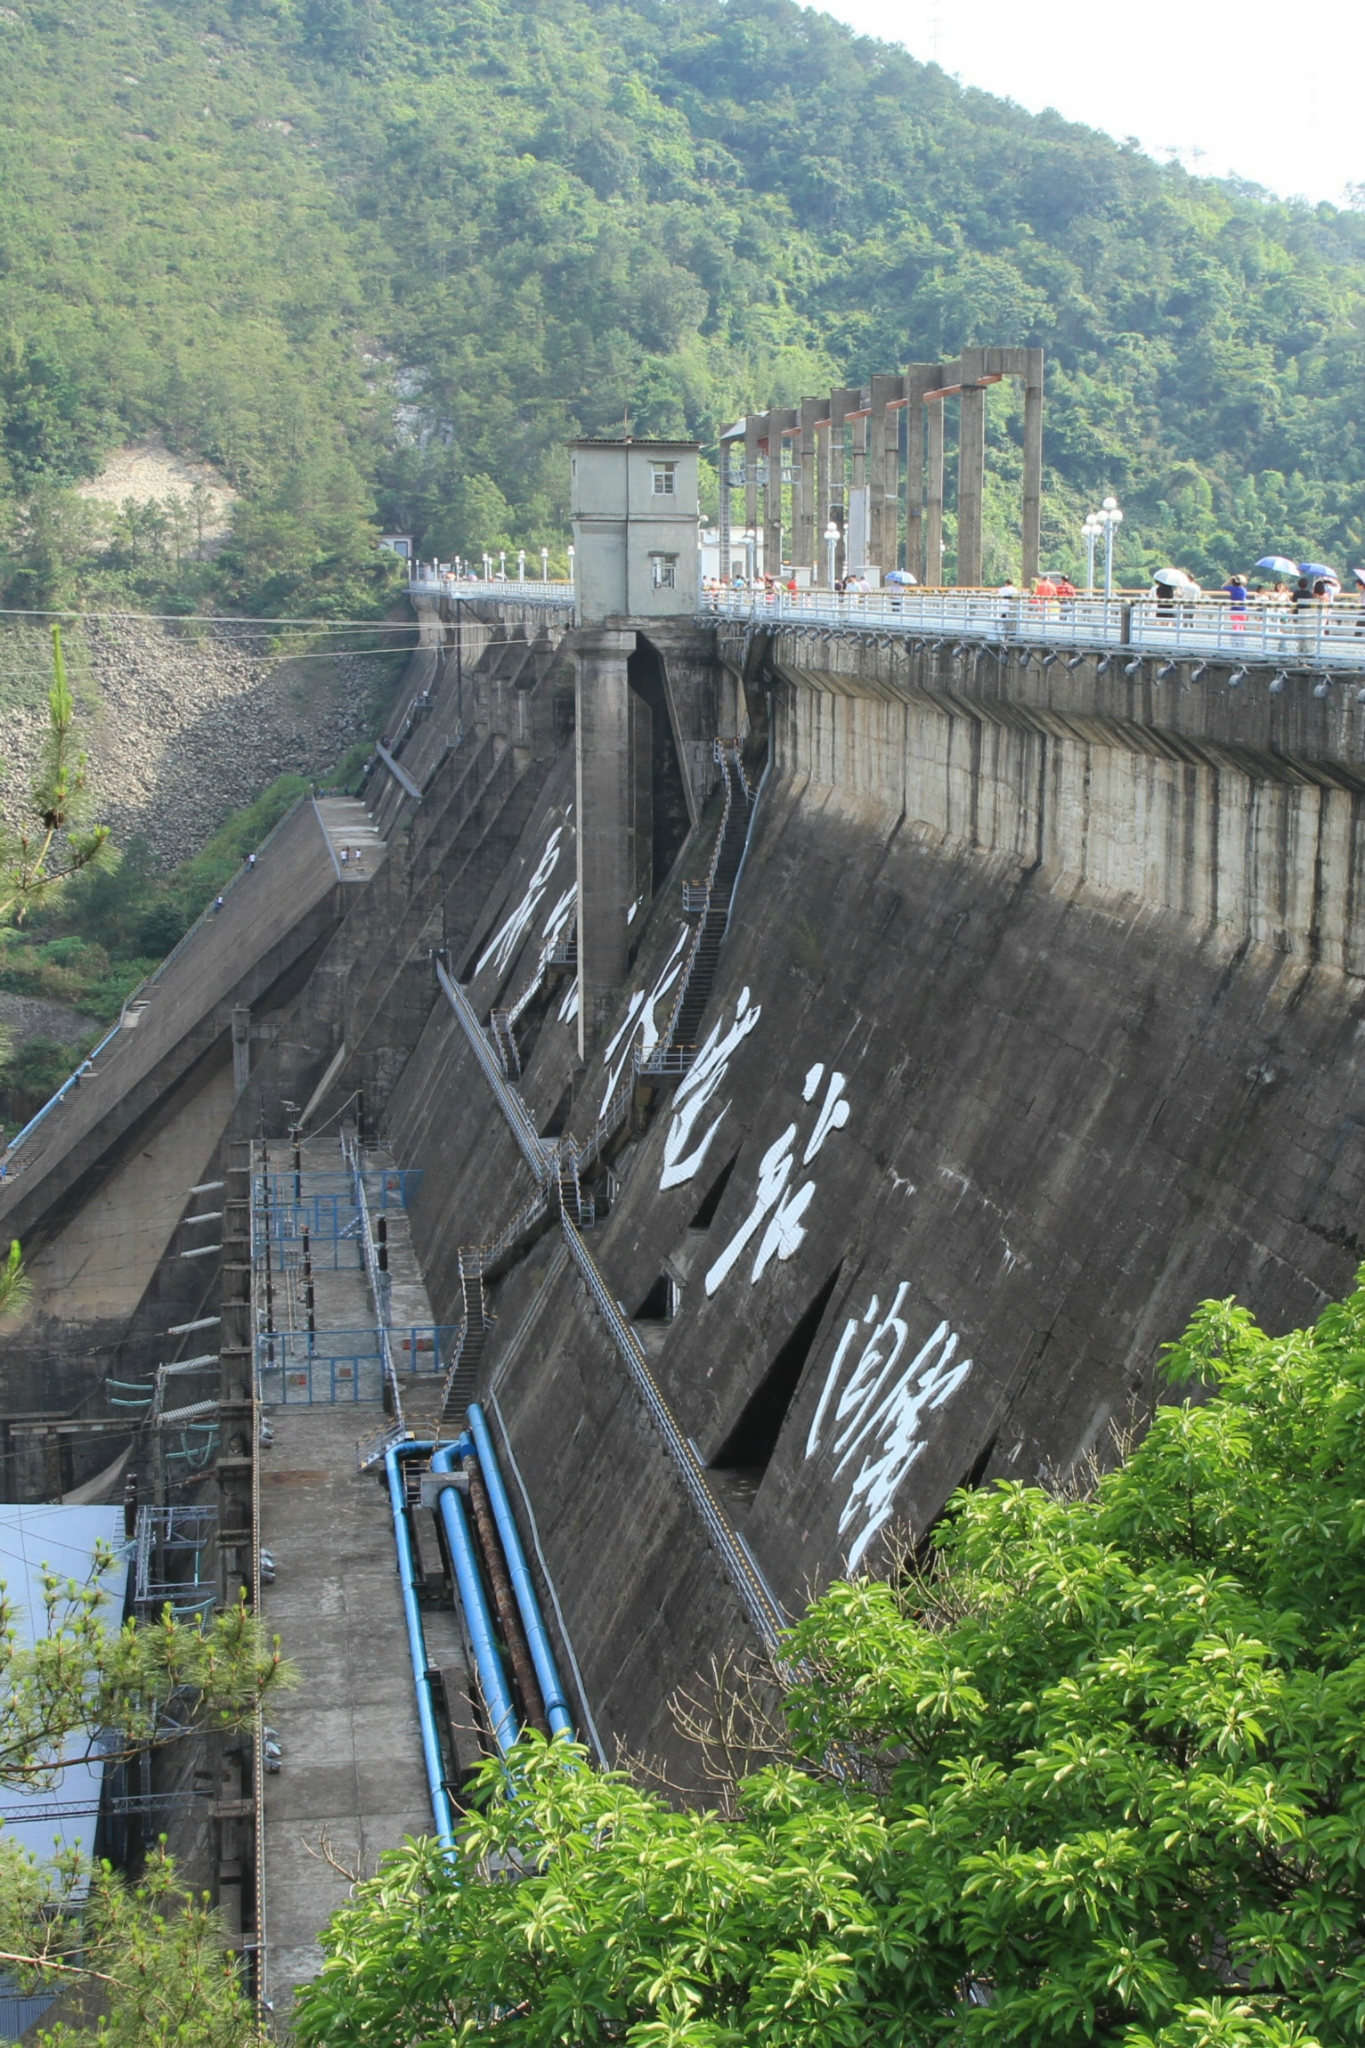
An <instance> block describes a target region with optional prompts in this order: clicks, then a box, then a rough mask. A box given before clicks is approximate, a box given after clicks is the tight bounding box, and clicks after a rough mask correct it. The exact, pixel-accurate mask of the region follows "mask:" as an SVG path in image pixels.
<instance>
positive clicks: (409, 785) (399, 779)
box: [374, 740, 422, 804]
mask: <svg viewBox="0 0 1365 2048" xmlns="http://www.w3.org/2000/svg"><path fill="white" fill-rule="evenodd" d="M374 750H375V753H376V754H377V756H378V757H379V759H380V760H381V761H382V762H383V763H384V766H385V767H386V768H387V769H388V771H389V773H390V775H391V776H392V777H393V779H394V781H395V782H396V783H397V784H398V787H399V788H400V789H404V790H406V791H407V793H408V795H409V796H412V797H416V799H417V801H418V803H419V804H420V803H421V801H422V791H421V788H420V787H419V785H418V784H417V783H415V782H414V781H413V779H412V777H411V776H410V775H409V774H408V771H407V769H406V768H405V767H404V766H403V764H402V762H401V761H395V760H394V758H393V755H392V754H391V753H390V752H389V750H388V748H387V747H386V746H385V745H384V744H383V742H382V741H381V740H376V741H375V743H374Z"/></svg>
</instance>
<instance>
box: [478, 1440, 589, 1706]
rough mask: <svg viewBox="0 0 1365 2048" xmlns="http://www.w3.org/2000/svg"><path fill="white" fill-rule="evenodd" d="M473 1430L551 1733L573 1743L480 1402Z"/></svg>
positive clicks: (556, 1672) (560, 1684) (561, 1691)
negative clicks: (563, 1736)
mask: <svg viewBox="0 0 1365 2048" xmlns="http://www.w3.org/2000/svg"><path fill="white" fill-rule="evenodd" d="M469 1427H470V1429H471V1430H472V1431H473V1434H474V1447H475V1449H476V1450H477V1452H478V1455H479V1466H480V1469H481V1471H482V1473H483V1483H484V1485H485V1486H486V1487H487V1488H488V1498H489V1500H490V1501H491V1502H492V1505H493V1519H494V1521H495V1522H496V1523H497V1525H498V1534H499V1536H500V1537H501V1538H502V1547H503V1552H504V1554H505V1556H506V1558H507V1568H508V1571H509V1572H510V1574H511V1578H512V1588H513V1591H514V1592H515V1593H516V1596H517V1606H518V1607H519V1608H520V1609H521V1623H522V1627H523V1628H524V1629H525V1630H526V1640H527V1642H528V1643H529V1644H530V1647H531V1661H532V1662H533V1664H534V1665H535V1667H536V1677H537V1678H538V1679H539V1680H540V1690H541V1695H542V1697H543V1698H544V1701H545V1714H546V1718H547V1719H548V1721H549V1723H550V1733H551V1735H565V1736H567V1737H568V1739H569V1741H570V1742H572V1741H573V1739H574V1725H573V1721H572V1719H571V1718H570V1714H569V1702H568V1700H567V1698H566V1697H565V1693H564V1685H563V1681H562V1680H561V1678H560V1676H559V1667H558V1665H557V1664H556V1663H555V1653H554V1649H553V1647H552V1646H551V1643H550V1637H549V1632H548V1630H547V1629H546V1627H545V1622H544V1620H543V1618H542V1616H541V1612H540V1602H539V1600H538V1599H537V1598H536V1589H535V1584H534V1582H533V1580H532V1578H531V1573H530V1569H529V1567H528V1566H527V1563H526V1552H525V1551H524V1550H523V1549H522V1547H521V1535H520V1532H519V1531H518V1529H517V1524H516V1518H515V1516H514V1515H513V1513H512V1503H511V1502H510V1501H509V1499H508V1498H507V1488H506V1487H505V1486H504V1485H503V1483H502V1472H501V1470H500V1469H499V1466H498V1457H497V1452H496V1451H495V1450H494V1449H493V1439H492V1437H491V1436H490V1435H489V1431H488V1424H487V1423H486V1422H485V1421H484V1417H483V1409H482V1408H481V1407H480V1406H479V1404H478V1403H477V1402H474V1403H473V1404H472V1405H471V1407H470V1409H469Z"/></svg>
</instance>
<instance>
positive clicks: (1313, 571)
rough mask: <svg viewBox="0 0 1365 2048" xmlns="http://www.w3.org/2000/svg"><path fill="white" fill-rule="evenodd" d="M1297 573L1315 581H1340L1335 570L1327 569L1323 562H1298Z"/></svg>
mask: <svg viewBox="0 0 1365 2048" xmlns="http://www.w3.org/2000/svg"><path fill="white" fill-rule="evenodd" d="M1299 574H1300V576H1307V577H1308V578H1309V579H1310V581H1312V582H1317V581H1318V580H1319V579H1321V580H1322V581H1324V582H1327V583H1338V584H1339V583H1340V582H1341V578H1340V576H1338V574H1337V572H1336V570H1335V569H1329V568H1328V566H1327V564H1326V563H1325V562H1300V563H1299Z"/></svg>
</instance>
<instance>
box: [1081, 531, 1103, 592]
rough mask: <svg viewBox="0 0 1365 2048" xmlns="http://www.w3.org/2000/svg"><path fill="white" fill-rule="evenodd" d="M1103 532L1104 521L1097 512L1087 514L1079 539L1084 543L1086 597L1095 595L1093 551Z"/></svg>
mask: <svg viewBox="0 0 1365 2048" xmlns="http://www.w3.org/2000/svg"><path fill="white" fill-rule="evenodd" d="M1103 532H1104V520H1103V518H1102V517H1101V515H1100V514H1099V513H1098V512H1087V513H1086V515H1085V525H1084V526H1083V527H1082V528H1081V539H1082V540H1083V541H1084V542H1085V588H1086V595H1087V596H1089V597H1093V596H1094V594H1095V549H1096V547H1097V546H1098V544H1099V538H1100V535H1101V534H1102V533H1103Z"/></svg>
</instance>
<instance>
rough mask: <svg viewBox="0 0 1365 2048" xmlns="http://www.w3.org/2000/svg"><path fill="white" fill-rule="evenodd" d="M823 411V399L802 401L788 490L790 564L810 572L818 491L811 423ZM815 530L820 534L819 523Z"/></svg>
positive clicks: (813, 564) (814, 556) (815, 560)
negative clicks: (793, 464) (794, 473)
mask: <svg viewBox="0 0 1365 2048" xmlns="http://www.w3.org/2000/svg"><path fill="white" fill-rule="evenodd" d="M826 410H827V404H826V401H825V400H824V399H823V398H803V399H802V401H801V412H800V418H799V421H798V425H799V426H800V429H801V432H800V435H799V436H798V438H797V443H796V464H795V468H796V478H795V482H794V485H793V488H792V499H793V503H792V561H793V563H799V564H800V565H801V566H802V567H805V568H812V569H814V568H816V567H818V562H819V556H818V552H817V542H816V533H817V528H816V524H815V521H816V512H817V508H818V505H819V497H820V492H819V484H818V481H817V474H816V447H815V443H816V433H815V422H816V421H817V420H819V419H823V418H824V417H825V414H826ZM819 531H820V532H823V531H824V521H823V520H822V521H821V522H820V527H819Z"/></svg>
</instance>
